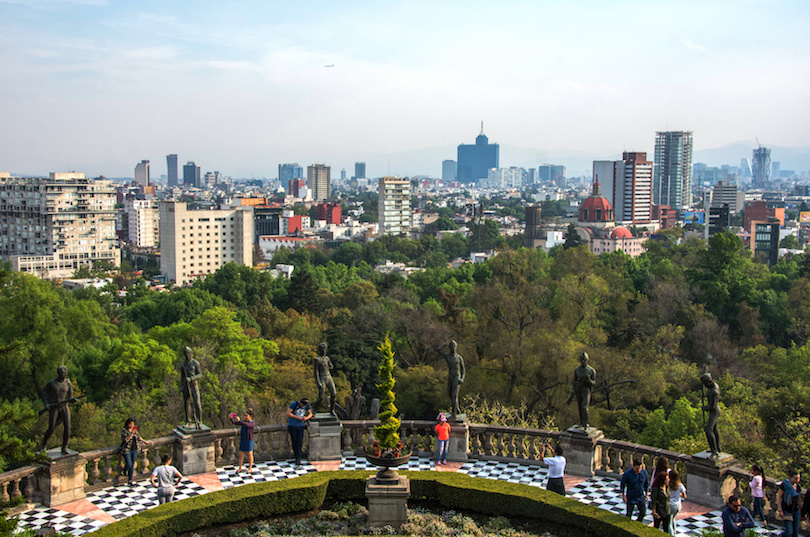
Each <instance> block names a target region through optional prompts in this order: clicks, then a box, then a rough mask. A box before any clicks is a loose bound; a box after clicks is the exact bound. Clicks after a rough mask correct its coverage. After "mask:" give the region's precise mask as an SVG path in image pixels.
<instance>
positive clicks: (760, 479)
mask: <svg viewBox="0 0 810 537" xmlns="http://www.w3.org/2000/svg"><path fill="white" fill-rule="evenodd" d="M751 474H752V476H753V477H751V482H750V483H749V484H748V486H749V487H750V488H751V497H753V498H754V504H753V509H754V513H753V515H754V519H756V518H757V516H758V517H759V519H760V520H761V521H762V525H763V526H765V527H767V526H768V519H766V518H765V513H764V512H763V511H762V506H763V505H764V504H765V471H764V470H763V469H762V466H759V465H757V464H755V465H754V466H752V467H751ZM808 507H810V506H808Z"/></svg>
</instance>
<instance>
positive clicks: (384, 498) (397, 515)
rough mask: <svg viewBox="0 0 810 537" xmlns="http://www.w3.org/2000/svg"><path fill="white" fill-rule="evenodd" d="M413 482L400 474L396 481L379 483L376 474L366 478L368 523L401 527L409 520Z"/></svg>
mask: <svg viewBox="0 0 810 537" xmlns="http://www.w3.org/2000/svg"><path fill="white" fill-rule="evenodd" d="M410 495H411V483H410V481H409V480H408V478H407V477H405V476H402V475H401V476H398V479H397V480H396V481H395V482H394V483H378V482H377V478H376V476H371V477H369V478H368V479H366V498H368V525H369V526H372V527H381V526H392V527H394V528H399V527H401V526H402V525H403V524H405V523H406V522H407V521H408V497H409V496H410Z"/></svg>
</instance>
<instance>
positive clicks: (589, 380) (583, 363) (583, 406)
mask: <svg viewBox="0 0 810 537" xmlns="http://www.w3.org/2000/svg"><path fill="white" fill-rule="evenodd" d="M588 360H589V358H588V353H587V352H583V353H582V354H581V355H580V357H579V363H580V365H579V367H577V368H576V369H575V370H574V382H573V385H572V386H571V396H570V397H568V403H569V404H570V403H571V401H572V400H573V399H574V397H576V398H577V409H578V410H579V425H578V427H579V428H580V429H587V428H588V425H589V423H588V422H589V421H590V417H591V411H590V406H591V390H593V387H594V386H595V385H596V371H595V370H594V368H592V367H591V366H589V365H588Z"/></svg>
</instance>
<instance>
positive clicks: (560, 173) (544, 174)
mask: <svg viewBox="0 0 810 537" xmlns="http://www.w3.org/2000/svg"><path fill="white" fill-rule="evenodd" d="M564 181H565V166H559V165H554V164H541V165H540V166H538V167H537V182H539V183H541V184H551V183H552V182H553V183H555V184H556V185H557V186H562V184H563V182H564Z"/></svg>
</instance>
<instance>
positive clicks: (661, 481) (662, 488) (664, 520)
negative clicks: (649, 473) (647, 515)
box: [650, 472, 672, 533]
mask: <svg viewBox="0 0 810 537" xmlns="http://www.w3.org/2000/svg"><path fill="white" fill-rule="evenodd" d="M668 488H669V476H668V475H667V473H666V472H658V473H657V474H655V480H654V481H653V486H652V492H651V493H650V510H651V511H652V515H653V527H654V528H660V529H661V531H664V532H666V533H670V524H669V519H670V516H672V513H671V512H670V510H669V490H668Z"/></svg>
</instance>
